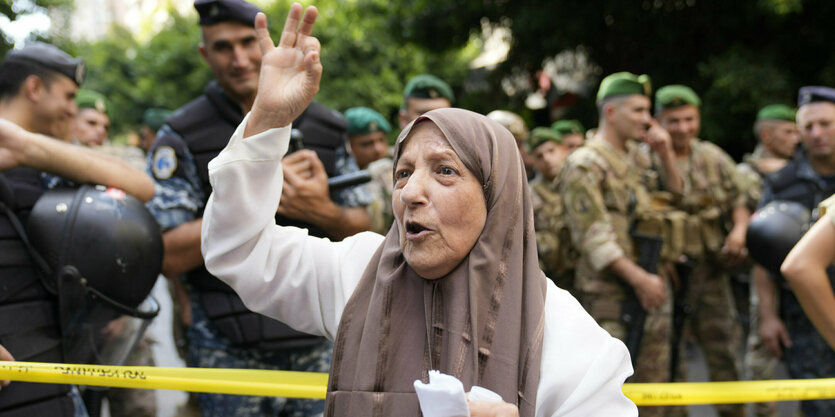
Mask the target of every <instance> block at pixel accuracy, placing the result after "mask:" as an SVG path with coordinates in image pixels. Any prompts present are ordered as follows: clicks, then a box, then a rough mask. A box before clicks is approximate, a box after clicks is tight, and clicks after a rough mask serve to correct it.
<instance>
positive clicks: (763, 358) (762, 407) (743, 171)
mask: <svg viewBox="0 0 835 417" xmlns="http://www.w3.org/2000/svg"><path fill="white" fill-rule="evenodd" d="M766 158H777V156H776V155H773V154H771V153H770V152H767V151H766V150H765V149H764V148H763V146H762V145H757V147H756V148H754V152H752V153H750V154H746V155H745V156H744V157H743V158H742V162H741V163H740V164H739V165H737V172H738V173H739V174H740V179H741V180H742V182H743V190H744V194H745V200H746V204H747V205H748V207H749V208H750V209H751V211H752V212H753V211H754V210H756V208H757V205H758V204H759V202H760V199H762V194H763V175H764V173H761V172H759V171H758V170H757V166H758V165H759V163H760V162H761V161H762V160H763V159H766ZM776 301H777V300H775V302H776ZM748 302H749V304H748V328H749V329H750V331H749V332H748V337H747V340H746V343H745V345H746V346H745V359H744V369H745V374H746V379H751V380H768V379H773V378H774V371H775V369H776V368H777V363H778V362H779V359H778V358H776V357H775V356H774V355H772V354H771V352H769V351H768V349H766V347H765V345H764V344H763V342H762V340H761V339H760V333H759V331H758V329H759V317H758V316H759V312H758V311H759V310H758V308H759V304H760V302H759V298H758V297H757V290H756V288H755V287H754V281H753V280H751V283H750V294H749V301H748ZM754 415H755V416H756V417H775V416H777V403H776V402H767V403H755V404H754Z"/></svg>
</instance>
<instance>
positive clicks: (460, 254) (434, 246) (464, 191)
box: [392, 121, 487, 279]
mask: <svg viewBox="0 0 835 417" xmlns="http://www.w3.org/2000/svg"><path fill="white" fill-rule="evenodd" d="M394 172H395V174H394V181H395V183H394V192H393V194H392V205H393V207H394V215H395V222H396V223H397V225H398V227H399V228H400V249H401V250H402V251H403V256H404V257H405V259H406V262H407V263H408V264H409V266H411V267H412V269H414V270H415V272H416V273H417V274H418V275H420V276H421V277H423V278H426V279H437V278H441V277H444V276H446V275H447V274H448V273H449V272H451V271H452V270H453V269H454V268H455V267H456V266H458V264H460V263H461V261H462V260H464V258H465V257H466V256H467V254H469V252H470V250H471V249H472V248H473V245H475V242H476V241H477V240H478V237H479V236H480V235H481V231H482V230H483V229H484V223H485V221H486V219H487V206H486V203H485V201H484V193H483V192H482V188H481V182H480V181H479V180H478V179H477V178H476V177H475V175H473V173H472V172H470V171H469V170H468V169H467V167H466V166H464V163H463V162H461V159H460V158H458V155H456V153H455V151H454V150H453V149H452V146H450V144H449V142H448V141H447V140H446V138H445V137H444V134H443V133H442V132H441V130H440V129H438V127H437V126H435V124H434V123H432V122H430V121H424V122H421V123H419V124H418V125H417V126H415V127H414V129H412V131H411V133H410V134H409V137H408V138H407V139H406V142H405V144H404V145H403V151H402V153H401V154H400V159H398V160H397V165H396V167H395V171H394Z"/></svg>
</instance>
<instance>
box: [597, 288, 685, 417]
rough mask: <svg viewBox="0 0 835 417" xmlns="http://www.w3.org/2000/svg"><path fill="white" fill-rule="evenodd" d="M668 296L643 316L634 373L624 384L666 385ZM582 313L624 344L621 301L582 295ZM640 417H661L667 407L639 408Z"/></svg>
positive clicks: (668, 362)
mask: <svg viewBox="0 0 835 417" xmlns="http://www.w3.org/2000/svg"><path fill="white" fill-rule="evenodd" d="M671 298H672V297H671V296H670V294H668V297H667V302H665V303H664V304H662V305H661V306H660V307H658V308H656V309H655V310H653V311H651V312H650V313H648V314H647V316H646V320H645V321H644V333H643V336H642V337H641V346H640V349H639V353H638V359H637V361H635V373H634V374H633V375H632V376H631V377H630V378H629V379H628V380H627V382H669V377H670V328H671V320H670V317H671V303H670V300H671ZM582 300H583V306H584V307H585V308H586V311H588V312H589V314H590V315H591V316H592V317H594V319H595V320H596V321H597V323H598V324H599V325H600V327H602V328H603V329H605V330H606V331H607V332H609V334H610V335H612V337H615V338H617V339H619V340H621V341H625V340H626V337H627V334H628V332H629V329H628V328H627V326H626V324H625V323H624V322H623V321H622V320H621V318H620V315H621V305H622V301H616V300H617V297H614V298H613V297H607V296H602V295H600V294H593V295H590V294H585V295H583V297H582ZM638 411H639V414H640V415H641V416H650V417H652V416H658V417H660V416H664V415H666V414H665V413H666V411H667V407H639V408H638Z"/></svg>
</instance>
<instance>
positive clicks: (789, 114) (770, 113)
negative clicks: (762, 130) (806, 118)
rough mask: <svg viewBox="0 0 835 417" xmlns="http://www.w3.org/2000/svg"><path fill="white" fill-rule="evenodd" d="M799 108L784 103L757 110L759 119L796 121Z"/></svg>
mask: <svg viewBox="0 0 835 417" xmlns="http://www.w3.org/2000/svg"><path fill="white" fill-rule="evenodd" d="M796 114H797V110H796V109H793V108H791V107H789V106H786V105H784V104H771V105H768V106H765V107H763V108H762V109H760V111H759V112H757V120H784V121H787V122H794V121H795V115H796Z"/></svg>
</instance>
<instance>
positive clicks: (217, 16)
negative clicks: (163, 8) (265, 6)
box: [194, 0, 261, 27]
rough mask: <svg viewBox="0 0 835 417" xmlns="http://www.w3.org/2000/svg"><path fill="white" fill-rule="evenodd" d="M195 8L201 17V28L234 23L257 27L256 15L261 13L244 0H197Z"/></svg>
mask: <svg viewBox="0 0 835 417" xmlns="http://www.w3.org/2000/svg"><path fill="white" fill-rule="evenodd" d="M194 8H195V9H197V13H198V14H199V15H200V22H199V23H200V26H211V25H214V24H217V23H220V22H229V21H232V22H240V23H243V24H245V25H247V26H251V27H255V15H257V14H258V12H260V11H261V9H259V8H258V7H257V6H255V5H254V4H250V3H247V2H245V1H244V0H196V1H195V2H194Z"/></svg>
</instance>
